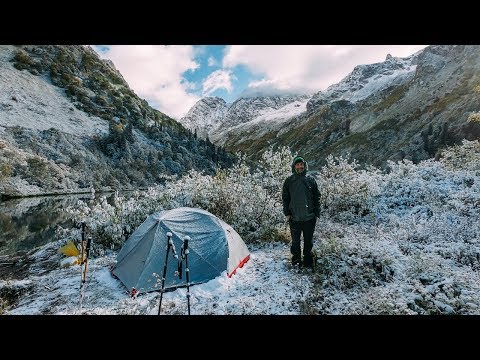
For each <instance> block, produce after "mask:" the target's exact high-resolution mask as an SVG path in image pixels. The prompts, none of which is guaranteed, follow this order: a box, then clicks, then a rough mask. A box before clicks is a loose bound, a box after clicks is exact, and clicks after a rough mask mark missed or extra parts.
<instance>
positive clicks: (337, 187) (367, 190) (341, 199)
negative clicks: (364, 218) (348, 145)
mask: <svg viewBox="0 0 480 360" xmlns="http://www.w3.org/2000/svg"><path fill="white" fill-rule="evenodd" d="M358 168H359V164H358V163H357V162H356V161H355V160H353V161H352V162H349V161H348V160H347V159H346V158H344V157H333V156H332V155H329V156H328V157H327V159H326V164H325V166H324V167H322V169H321V170H320V174H319V179H318V187H319V190H320V208H321V212H322V213H323V214H328V215H330V216H331V217H333V218H336V219H345V218H350V217H351V216H352V215H353V216H356V215H365V214H367V213H369V212H370V209H371V207H372V205H373V203H372V197H373V196H374V195H375V194H377V192H378V186H377V178H378V176H379V171H378V170H376V169H374V168H370V169H369V170H359V169H358Z"/></svg>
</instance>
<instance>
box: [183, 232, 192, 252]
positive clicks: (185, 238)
mask: <svg viewBox="0 0 480 360" xmlns="http://www.w3.org/2000/svg"><path fill="white" fill-rule="evenodd" d="M190 240H191V239H190V236H188V235H187V236H185V237H184V238H183V249H184V250H185V251H187V250H188V242H189V241H190Z"/></svg>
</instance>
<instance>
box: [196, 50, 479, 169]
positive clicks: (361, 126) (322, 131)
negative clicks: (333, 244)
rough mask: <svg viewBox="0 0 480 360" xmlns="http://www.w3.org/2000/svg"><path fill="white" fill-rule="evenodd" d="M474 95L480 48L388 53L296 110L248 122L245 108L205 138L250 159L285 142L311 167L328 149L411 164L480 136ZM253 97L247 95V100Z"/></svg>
mask: <svg viewBox="0 0 480 360" xmlns="http://www.w3.org/2000/svg"><path fill="white" fill-rule="evenodd" d="M479 100H480V46H465V45H434V46H428V47H426V48H425V49H423V50H421V51H419V52H417V53H415V54H413V55H411V56H408V57H406V58H397V57H393V56H391V55H388V56H387V57H386V59H385V61H383V62H380V63H375V64H368V65H358V66H356V67H355V68H354V69H353V71H352V72H351V73H350V74H349V75H348V76H346V77H345V78H344V79H343V80H342V81H340V82H339V83H337V84H334V85H332V86H330V87H329V88H328V89H326V90H325V91H320V92H318V93H316V94H314V95H313V96H312V97H310V98H309V99H307V100H305V97H304V98H303V99H297V100H296V101H298V102H297V103H295V105H294V106H295V109H296V110H298V111H297V112H288V111H284V113H285V114H288V115H286V116H284V117H283V118H281V117H275V116H268V115H266V114H264V115H263V118H262V117H261V116H258V115H257V116H258V117H257V118H255V119H256V120H255V121H254V120H253V116H252V115H251V114H250V113H249V112H248V111H243V112H236V114H237V115H238V116H237V117H232V119H234V121H228V120H227V119H226V118H225V117H224V119H222V120H218V122H219V123H221V124H222V126H221V127H219V128H218V129H220V130H218V131H216V132H215V131H214V132H213V133H212V135H211V139H212V141H213V142H214V143H216V144H220V145H222V146H225V148H226V149H227V150H230V151H239V150H240V151H243V152H246V153H247V154H248V155H249V156H250V157H251V158H252V159H255V158H256V157H258V156H259V155H260V154H261V153H262V151H263V150H265V149H266V148H267V147H269V146H274V147H276V146H279V145H287V146H290V147H291V148H292V150H293V151H295V152H298V153H301V154H303V155H304V156H306V157H307V158H308V159H310V165H312V166H314V167H318V166H321V165H322V164H323V163H324V161H325V158H326V157H327V156H328V155H329V154H333V155H337V156H338V155H344V156H347V155H349V156H351V157H352V158H355V159H357V160H359V161H360V162H361V163H363V164H373V165H376V166H381V167H383V166H385V165H386V161H387V160H400V159H404V158H406V159H410V160H412V161H414V162H418V161H420V160H423V159H427V158H430V157H434V156H439V150H441V149H442V148H443V147H445V146H446V145H451V144H455V143H459V142H461V140H462V139H464V138H466V139H469V140H472V139H477V138H479V137H480V122H479V119H480V115H479V114H478V112H479V111H480V105H479V104H480V102H479ZM257 101H259V102H261V101H262V100H260V99H258V100H257V99H248V102H249V104H250V105H253V104H256V102H257ZM237 102H238V103H240V104H242V103H244V102H246V100H244V99H239V100H238V101H237ZM290 104H294V102H291V103H290ZM282 105H283V106H291V105H288V104H287V105H285V104H282ZM232 107H233V105H232ZM232 107H231V108H232ZM231 108H230V109H231ZM230 109H229V111H228V112H227V114H228V113H229V112H230ZM263 109H265V107H264V108H263ZM284 110H287V107H285V108H284ZM269 111H270V114H273V113H274V112H275V111H276V112H282V108H279V107H277V108H276V109H274V110H273V109H272V108H270V109H269ZM273 119H275V121H273ZM280 119H281V120H280ZM197 123H201V120H200V119H198V120H197Z"/></svg>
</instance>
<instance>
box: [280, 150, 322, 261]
mask: <svg viewBox="0 0 480 360" xmlns="http://www.w3.org/2000/svg"><path fill="white" fill-rule="evenodd" d="M307 170H308V164H307V162H306V161H305V160H304V159H303V158H302V157H301V156H296V157H295V158H294V159H293V162H292V172H293V174H292V175H290V176H289V177H288V178H287V179H286V180H285V182H284V183H283V191H282V200H283V213H284V214H285V216H286V217H287V220H288V222H289V225H290V234H291V236H292V246H291V248H290V251H291V253H292V264H293V265H298V266H302V256H301V248H300V236H301V234H302V232H303V266H305V267H310V268H313V256H312V247H313V231H314V230H315V223H316V221H317V217H320V192H319V191H318V186H317V182H316V181H315V178H314V177H313V176H310V175H307Z"/></svg>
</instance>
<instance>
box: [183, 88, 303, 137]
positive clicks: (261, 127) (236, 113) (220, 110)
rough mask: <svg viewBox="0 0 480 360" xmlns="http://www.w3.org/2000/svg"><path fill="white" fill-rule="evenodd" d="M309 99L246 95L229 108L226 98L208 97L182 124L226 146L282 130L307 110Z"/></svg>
mask: <svg viewBox="0 0 480 360" xmlns="http://www.w3.org/2000/svg"><path fill="white" fill-rule="evenodd" d="M309 98H310V95H281V96H280V95H276V96H245V97H241V98H239V99H238V100H236V101H235V102H234V103H232V104H230V105H227V104H226V103H225V101H224V100H223V99H220V98H213V97H206V98H203V99H201V100H199V101H198V102H197V103H196V104H195V105H194V106H193V107H192V108H191V109H190V111H189V112H188V114H187V115H186V116H185V117H183V118H182V119H180V122H181V123H182V124H183V125H184V126H186V127H187V128H189V129H190V130H191V131H195V130H196V131H197V133H198V134H199V135H200V136H202V137H207V135H208V137H209V138H210V139H212V141H213V142H214V143H215V144H217V145H219V146H222V145H223V144H225V143H227V142H228V141H227V139H228V138H229V137H232V136H233V135H234V134H240V135H241V136H243V137H247V136H248V135H247V134H248V133H250V132H251V133H255V134H256V135H258V131H265V130H268V129H269V128H270V127H272V126H273V127H274V128H278V127H279V125H281V124H282V123H283V122H284V121H285V120H287V119H290V118H291V117H292V116H295V115H296V114H300V113H302V112H303V111H305V109H306V104H307V101H308V99H309ZM230 145H231V144H230Z"/></svg>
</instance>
